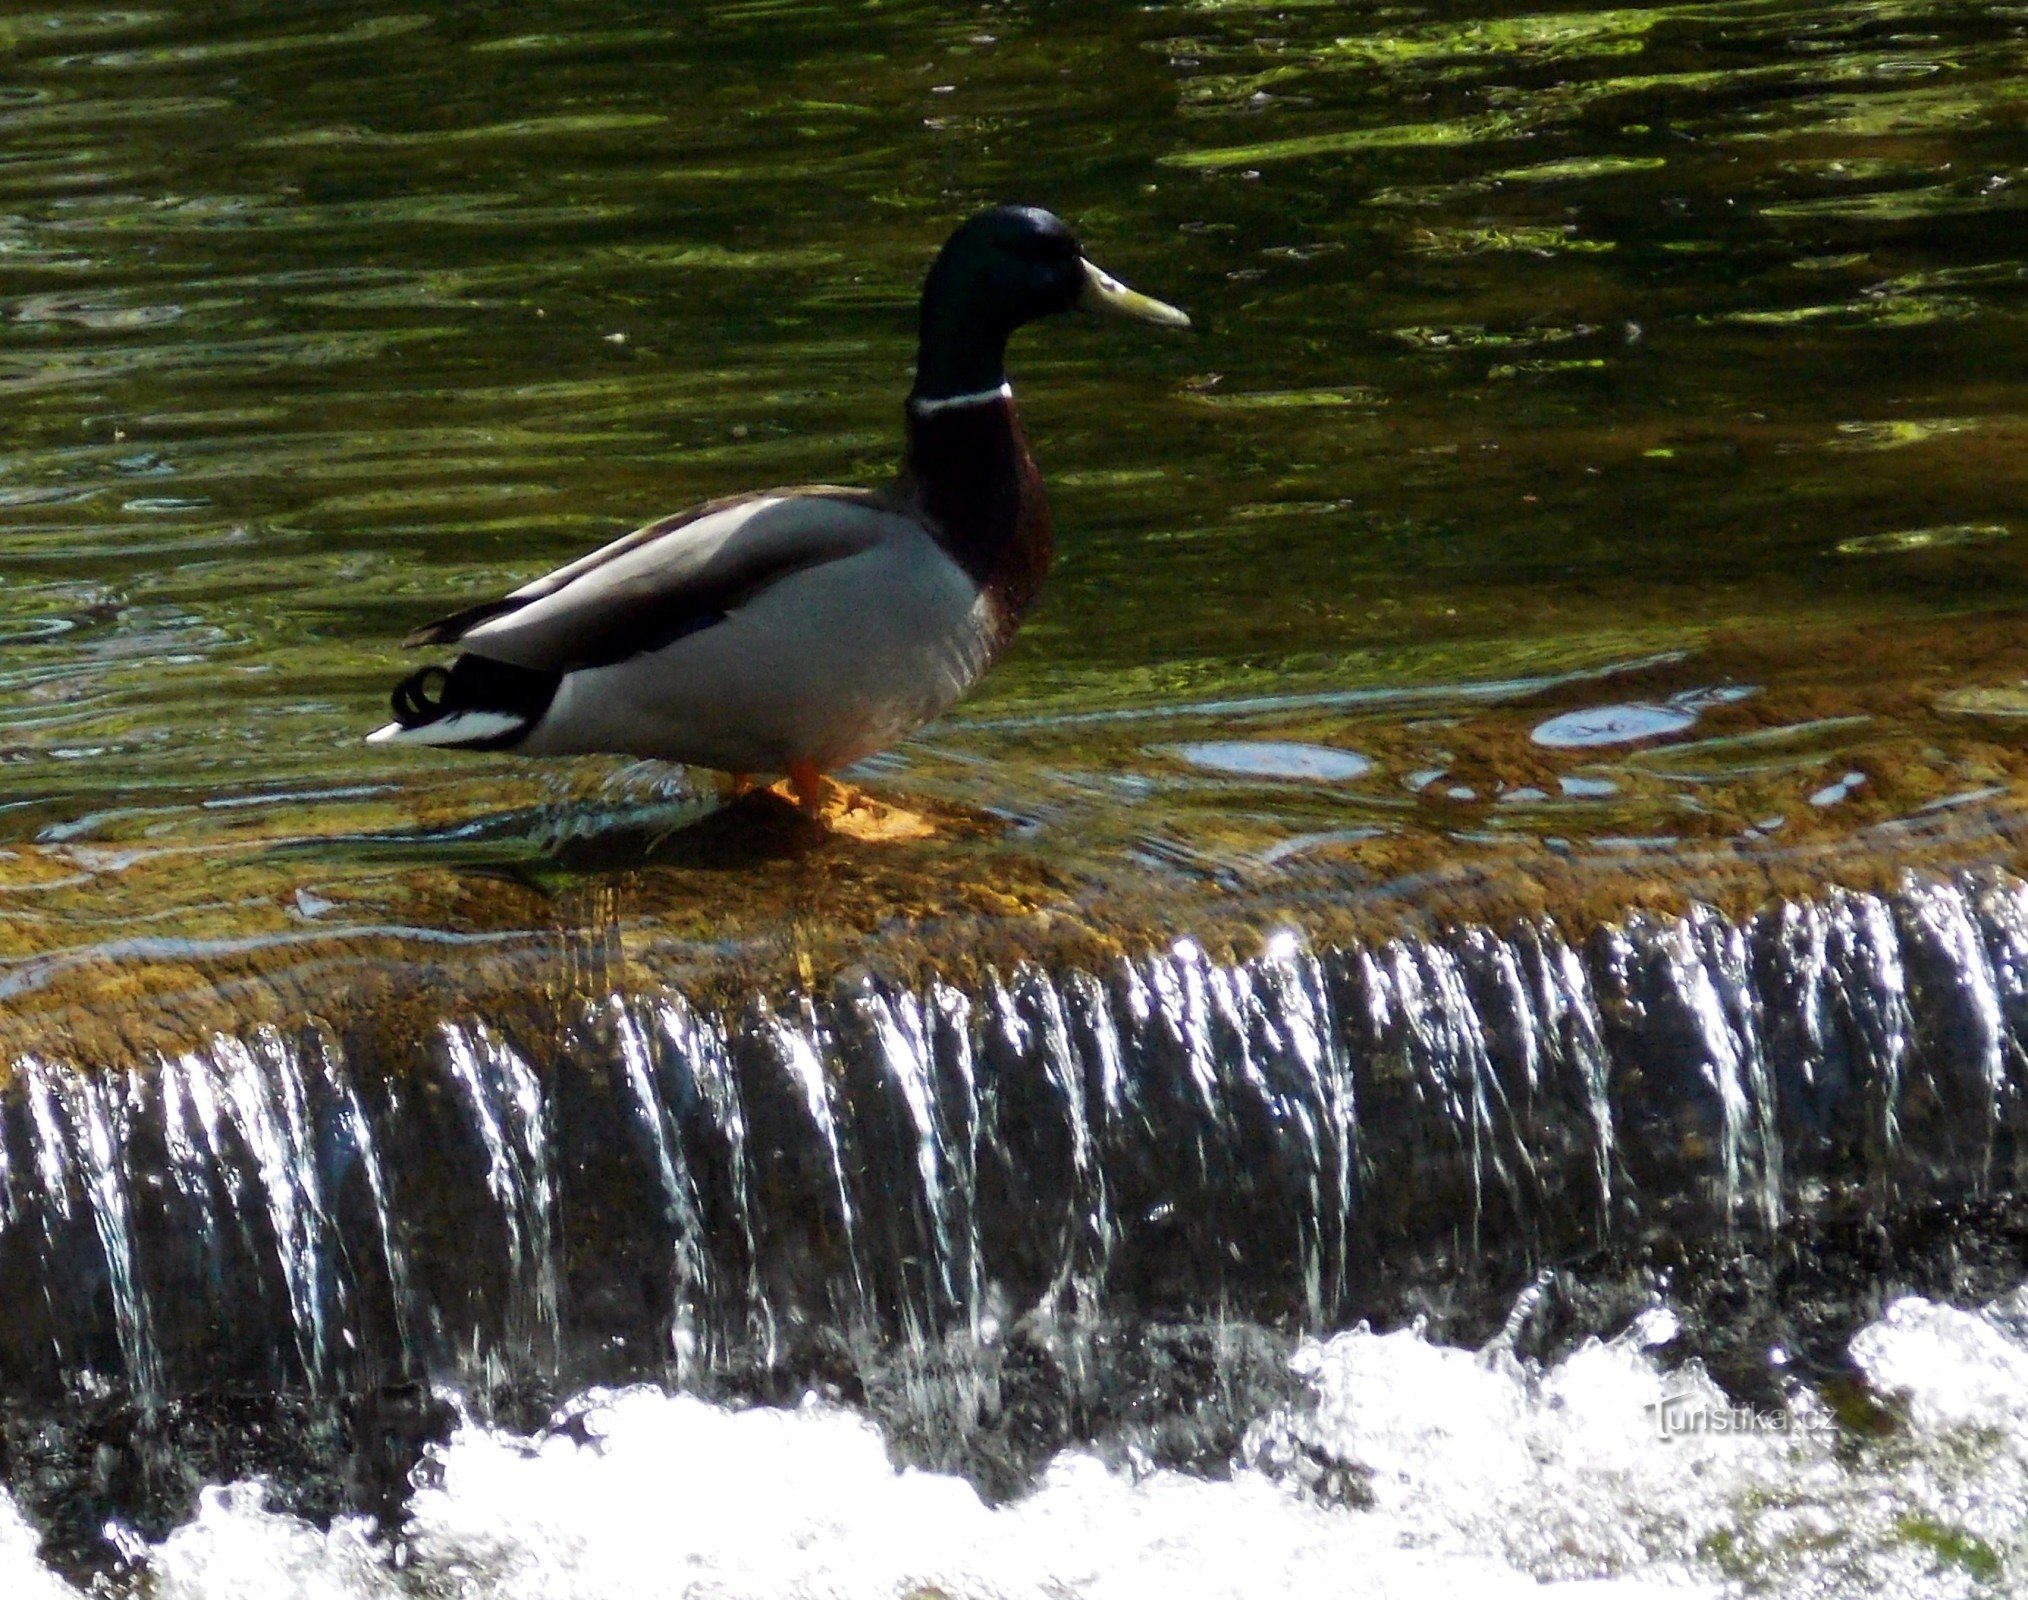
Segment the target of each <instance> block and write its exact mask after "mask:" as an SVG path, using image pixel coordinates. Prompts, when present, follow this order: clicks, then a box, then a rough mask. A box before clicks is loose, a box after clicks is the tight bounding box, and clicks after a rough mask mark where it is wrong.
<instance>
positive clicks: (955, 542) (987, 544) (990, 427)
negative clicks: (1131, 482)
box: [902, 395, 1055, 644]
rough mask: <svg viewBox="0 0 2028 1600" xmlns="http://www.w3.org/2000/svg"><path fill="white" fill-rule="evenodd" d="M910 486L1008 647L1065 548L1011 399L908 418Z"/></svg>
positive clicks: (905, 473)
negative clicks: (1056, 536) (1058, 549)
mask: <svg viewBox="0 0 2028 1600" xmlns="http://www.w3.org/2000/svg"><path fill="white" fill-rule="evenodd" d="M902 488H903V490H904V492H905V493H906V494H907V495H908V496H909V498H910V500H911V501H912V502H913V504H914V505H915V506H916V508H917V509H918V510H920V511H921V513H922V514H923V516H924V517H926V518H927V519H928V521H929V524H930V527H931V531H932V532H933V533H934V534H935V536H936V540H937V542H938V543H939V544H940V545H942V546H943V548H944V549H945V550H946V551H948V552H949V553H950V556H951V558H952V559H953V560H954V561H956V562H957V563H958V565H959V566H961V567H963V568H964V569H965V571H966V572H967V573H968V574H970V576H971V578H972V580H973V581H974V582H975V583H977V584H978V585H979V587H980V588H981V589H982V590H983V591H984V592H985V594H986V598H987V600H988V602H989V603H990V604H991V606H992V607H993V610H994V615H995V617H996V619H997V621H998V624H999V630H1000V638H999V639H998V640H997V641H996V644H1004V643H1005V642H1006V640H1007V639H1008V638H1009V637H1011V636H1012V635H1013V632H1014V630H1015V629H1016V628H1017V627H1019V626H1020V624H1021V619H1022V618H1023V617H1025V616H1026V615H1027V614H1028V609H1029V607H1030V606H1032V605H1033V604H1034V603H1035V597H1036V595H1037V594H1039V593H1040V592H1041V589H1042V580H1043V577H1044V576H1045V575H1046V574H1047V573H1048V571H1049V561H1050V557H1051V555H1052V554H1053V553H1054V551H1055V544H1054V540H1053V537H1052V532H1051V528H1050V521H1049V501H1048V498H1047V496H1046V495H1045V494H1044V493H1043V489H1042V475H1041V473H1040V472H1038V471H1037V470H1036V466H1035V458H1034V457H1033V456H1031V455H1030V454H1029V453H1028V441H1027V439H1026V438H1025V437H1024V436H1023V434H1022V432H1021V419H1020V418H1019V416H1017V415H1016V414H1015V410H1014V401H1013V399H1012V398H1011V397H1009V396H1004V395H1002V396H995V397H993V398H991V399H988V400H983V401H980V402H978V403H975V404H971V405H963V406H951V407H948V408H945V409H941V410H936V411H932V412H929V413H928V414H927V415H925V414H923V413H922V412H920V411H917V410H915V409H913V408H911V409H910V411H909V413H908V448H907V452H906V454H905V455H904V457H903V460H902Z"/></svg>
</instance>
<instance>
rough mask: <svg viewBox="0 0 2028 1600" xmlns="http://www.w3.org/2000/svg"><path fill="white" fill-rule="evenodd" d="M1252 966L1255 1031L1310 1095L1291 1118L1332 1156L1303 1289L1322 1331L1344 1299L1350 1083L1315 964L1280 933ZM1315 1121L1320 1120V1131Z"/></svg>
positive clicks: (1317, 1203)
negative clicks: (1265, 1035)
mask: <svg viewBox="0 0 2028 1600" xmlns="http://www.w3.org/2000/svg"><path fill="white" fill-rule="evenodd" d="M1256 965H1257V969H1258V974H1259V978H1260V987H1259V989H1257V990H1256V991H1255V1003H1256V1020H1257V1025H1258V1026H1259V1027H1261V1028H1262V1029H1263V1030H1269V1031H1272V1032H1273V1033H1274V1034H1275V1035H1276V1036H1277V1038H1278V1041H1279V1043H1280V1044H1281V1045H1282V1046H1283V1047H1284V1049H1285V1050H1286V1051H1287V1052H1288V1053H1289V1054H1291V1055H1293V1056H1294V1058H1295V1060H1296V1062H1297V1064H1298V1065H1299V1066H1300V1068H1301V1070H1302V1073H1303V1075H1304V1079H1305V1083H1304V1087H1305V1088H1306V1089H1307V1090H1308V1096H1307V1099H1308V1105H1307V1106H1305V1105H1303V1104H1302V1103H1301V1102H1300V1101H1298V1102H1296V1103H1295V1106H1294V1108H1293V1112H1292V1114H1298V1115H1300V1116H1301V1118H1302V1121H1303V1126H1304V1128H1305V1131H1306V1132H1307V1133H1308V1135H1309V1137H1310V1138H1311V1139H1312V1141H1313V1142H1314V1143H1315V1145H1316V1146H1317V1147H1318V1148H1320V1149H1328V1151H1329V1153H1330V1162H1329V1166H1328V1174H1329V1178H1330V1190H1329V1193H1328V1195H1327V1194H1325V1193H1323V1192H1321V1191H1319V1190H1317V1189H1316V1188H1315V1187H1314V1186H1313V1188H1312V1191H1311V1192H1312V1195H1313V1197H1314V1216H1315V1219H1316V1221H1315V1224H1314V1228H1315V1236H1316V1237H1315V1247H1314V1249H1313V1250H1312V1251H1310V1252H1309V1256H1308V1260H1307V1262H1306V1273H1305V1278H1306V1281H1305V1283H1304V1302H1305V1305H1306V1307H1307V1309H1308V1311H1309V1315H1310V1321H1311V1323H1312V1324H1313V1325H1321V1324H1322V1322H1323V1320H1324V1318H1325V1317H1326V1316H1327V1315H1328V1314H1329V1311H1330V1309H1331V1308H1334V1307H1336V1306H1337V1305H1338V1303H1339V1300H1340V1298H1341V1297H1342V1295H1343V1293H1344V1284H1345V1272H1346V1260H1345V1251H1346V1242H1345V1241H1346V1233H1347V1229H1348V1225H1349V1222H1350V1218H1351V1211H1352V1173H1353V1162H1352V1140H1353V1126H1354V1106H1353V1097H1352V1077H1351V1073H1350V1072H1349V1071H1348V1070H1347V1066H1346V1061H1345V1054H1344V1051H1343V1048H1342V1047H1341V1045H1340V1043H1339V1038H1340V1035H1339V1031H1338V1027H1337V1022H1336V1019H1335V1018H1334V1017H1333V1016H1332V1015H1331V1010H1330V1002H1329V999H1328V991H1327V990H1326V988H1325V984H1324V974H1323V971H1322V969H1321V967H1320V966H1319V965H1318V963H1317V961H1316V958H1315V957H1313V956H1312V955H1310V954H1309V952H1308V951H1306V950H1304V949H1303V948H1302V945H1301V943H1300V941H1298V940H1297V938H1296V937H1295V936H1294V935H1293V934H1287V933H1283V934H1277V935H1276V936H1275V937H1274V938H1273V939H1271V940H1270V941H1269V942H1268V947H1267V950H1266V951H1265V952H1264V953H1263V955H1262V956H1261V958H1260V961H1259V962H1258V963H1257V964H1256ZM1261 990H1265V991H1266V992H1265V995H1263V994H1262V993H1261ZM1270 1000H1271V1001H1272V1003H1270ZM1312 1107H1314V1108H1315V1109H1314V1112H1312V1110H1311V1108H1312ZM1317 1118H1321V1125H1320V1123H1319V1121H1317V1120H1315V1119H1317Z"/></svg>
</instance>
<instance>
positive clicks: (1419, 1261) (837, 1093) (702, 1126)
mask: <svg viewBox="0 0 2028 1600" xmlns="http://www.w3.org/2000/svg"><path fill="white" fill-rule="evenodd" d="M2024 1041H2028V886H2024V885H2023V884H2022V883H2021V882H2020V881H2018V880H2016V879H2013V878H2010V877H2006V876H2004V875H1999V874H1982V875H1966V876H1964V877H1961V878H1958V879H1955V880H1929V881H1914V880H1911V881H1910V882H1908V883H1907V884H1905V885H1904V886H1903V887H1902V888H1901V889H1900V890H1899V891H1898V892H1896V893H1894V894H1891V895H1884V896H1883V895H1873V894H1861V893H1854V892H1843V891H1841V892H1833V893H1830V894H1827V895H1825V896H1823V897H1821V898H1819V899H1816V900H1813V901H1807V902H1790V903H1786V904H1783V905H1779V906H1777V907H1774V908H1771V909H1769V910H1766V911H1764V912H1762V913H1761V914H1760V915H1758V916H1756V917H1753V918H1751V919H1749V920H1747V921H1744V922H1734V921H1730V920H1728V919H1726V918H1725V917H1723V916H1721V915H1719V914H1718V913H1716V912H1713V911H1710V910H1703V909H1699V910H1693V911H1692V912H1691V913H1690V914H1688V915H1686V916H1682V917H1653V916H1636V917H1634V918H1632V919H1630V920H1628V921H1626V922H1624V923H1623V924H1620V925H1618V926H1613V927H1602V928H1599V929H1597V930H1595V931H1594V932H1593V933H1591V934H1590V935H1589V936H1588V937H1586V938H1584V939H1582V940H1580V941H1577V942H1571V941H1569V940H1566V939H1565V938H1564V936H1563V935H1562V934H1561V933H1559V932H1558V931H1557V929H1556V928H1555V927H1554V925H1552V924H1550V923H1547V922H1524V923H1520V924H1517V925H1514V926H1512V927H1510V928H1508V929H1506V930H1504V931H1500V932H1495V931H1493V930H1490V929H1486V928H1475V927H1466V928H1461V929H1456V930H1452V931H1451V932H1449V933H1445V934H1441V935H1436V936H1431V937H1402V938H1397V939H1394V940H1391V941H1387V942H1384V943H1379V944H1374V945H1370V946H1363V947H1352V948H1343V949H1332V950H1325V951H1321V952H1316V951H1312V950H1309V949H1307V948H1305V947H1304V946H1303V945H1301V944H1300V943H1299V942H1298V941H1297V940H1295V939H1294V938H1293V937H1280V938H1277V939H1274V940H1272V941H1270V942H1269V943H1268V945H1267V946H1266V948H1265V949H1264V950H1262V952H1261V953H1260V954H1258V955H1257V956H1256V957H1254V958H1253V959H1251V960H1247V961H1243V962H1237V963H1221V962H1219V961H1215V960H1213V959H1212V958H1211V957H1209V956H1208V955H1206V954H1205V952H1204V951H1202V950H1201V949H1199V948H1198V947H1197V946H1196V945H1194V944H1192V943H1190V942H1188V941H1184V942H1179V943H1177V944H1175V945H1173V946H1172V947H1170V948H1169V949H1167V950H1166V951H1162V952H1159V953H1156V954H1151V955H1148V956H1145V957H1141V958H1138V959H1134V960H1127V961H1121V962H1119V963H1117V964H1115V965H1114V966H1113V967H1112V968H1111V969H1110V970H1109V971H1106V972H1104V973H1100V974H1094V973H1084V972H1071V973H1068V974H1065V975H1061V976H1051V975H1049V974H1047V973H1045V972H1043V971H1042V970H1041V969H1039V968H1035V967H1027V968H1022V969H1017V970H1015V971H1012V972H1011V973H1009V974H1008V975H1007V976H1006V978H1005V979H1004V980H994V981H989V982H986V983H983V984H981V985H979V986H978V987H977V988H976V989H974V990H970V991H967V990H963V989H960V988H958V987H956V986H954V985H949V984H945V983H929V984H926V985H923V986H921V987H917V988H902V987H897V986H893V985H889V984H884V983H881V982H879V981H876V980H874V979H872V978H870V977H867V976H864V975H860V976H857V977H854V978H851V979H847V980H842V981H841V982H840V983H839V984H837V985H836V986H835V987H834V988H833V989H832V990H831V991H830V992H828V993H826V994H824V995H822V996H821V997H816V996H803V997H797V998H792V999H790V1000H786V1001H783V1002H780V1003H776V1004H768V1003H763V1002H760V1001H754V1002H752V1003H750V1004H749V1005H747V1006H746V1007H745V1008H743V1009H742V1010H740V1011H738V1012H736V1013H734V1014H732V1015H730V1016H718V1015H714V1014H710V1013H707V1012H704V1011H701V1010H699V1009H697V1008H696V1007H693V1006H692V1005H691V1004H689V1003H687V1002H686V1001H684V1000H682V999H681V998H679V997H677V996H675V995H673V994H633V995H613V996H609V997H607V998H605V999H603V1000H598V1001H592V1002H586V1003H584V1004H583V1005H582V1006H581V1008H580V1010H579V1012H578V1013H577V1014H576V1015H574V1016H573V1017H572V1018H571V1020H570V1021H569V1022H568V1024H567V1025H565V1026H562V1027H560V1028H554V1029H550V1030H539V1029H531V1028H522V1029H517V1028H516V1027H514V1026H512V1025H509V1024H505V1023H499V1022H489V1021H482V1020H477V1019H473V1018H469V1017H467V1018H462V1019H455V1020H448V1019H447V1020H443V1021H440V1022H438V1023H437V1024H436V1025H435V1026H434V1027H433V1028H432V1029H431V1030H430V1031H429V1033H428V1035H427V1037H426V1038H424V1039H423V1040H422V1041H420V1044H419V1046H418V1049H419V1050H420V1064H419V1063H418V1059H417V1058H416V1055H415V1052H412V1051H407V1050H397V1051H389V1052H387V1053H386V1054H384V1055H383V1054H376V1053H375V1052H374V1050H373V1049H372V1048H371V1045H372V1044H373V1042H374V1041H373V1039H372V1036H371V1035H369V1034H366V1033H363V1032H354V1033H352V1034H340V1033H339V1032H337V1031H335V1030H333V1029H332V1028H330V1027H328V1026H325V1025H321V1024H317V1023H304V1024H302V1025H301V1026H299V1027H297V1028H295V1029H288V1030H285V1029H277V1028H261V1029H256V1030H254V1031H252V1032H251V1033H249V1034H248V1035H246V1036H245V1037H240V1038H234V1037H228V1036H219V1037H215V1038H213V1039H212V1040H211V1041H210V1042H209V1043H206V1044H203V1045H201V1046H198V1047H196V1048H193V1049H190V1050H188V1051H186V1052H184V1053H181V1054H178V1055H175V1056H170V1057H164V1058H163V1059H161V1060H159V1061H158V1062H156V1063H154V1064H153V1065H152V1066H150V1067H148V1068H146V1069H127V1070H119V1071H104V1072H99V1073H92V1074H88V1073H81V1072H78V1071H75V1070H73V1069H72V1068H70V1067H68V1066H61V1065H55V1064H51V1063H48V1062H44V1061H40V1060H37V1059H34V1058H24V1059H21V1060H19V1061H17V1062H16V1064H15V1068H14V1073H13V1078H12V1082H11V1084H10V1086H9V1088H8V1089H7V1091H6V1093H5V1095H4V1099H0V1286H4V1293H5V1295H6V1299H7V1303H8V1304H9V1305H10V1307H11V1308H12V1310H11V1312H10V1315H9V1317H8V1318H7V1319H5V1322H4V1324H0V1386H4V1389H5V1392H7V1393H8V1394H10V1395H15V1396H23V1395H42V1396H45V1397H48V1398H50V1399H52V1400H53V1399H56V1398H58V1397H60V1396H62V1395H65V1394H70V1393H77V1392H81V1391H84V1390H111V1389H119V1390H121V1391H124V1392H128V1393H131V1394H133V1395H135V1396H136V1397H140V1398H146V1397H149V1396H166V1395H175V1394H183V1393H189V1392H192V1391H195V1390H200V1389H204V1388H207V1387H212V1386H217V1385H222V1384H223V1385H236V1386H242V1387H250V1388H257V1389H262V1390H296V1389H300V1390H304V1391H307V1392H312V1393H318V1392H325V1393H336V1392H364V1391H367V1390H370V1389H373V1388H375V1387H377V1386H381V1385H386V1384H400V1383H407V1382H413V1381H417V1380H420V1379H426V1378H438V1377H457V1378H463V1379H471V1380H476V1381H484V1382H489V1383H492V1382H506V1381H524V1380H525V1381H540V1382H551V1381H557V1380H563V1381H568V1382H583V1381H596V1380H608V1379H623V1378H629V1377H636V1376H643V1375H651V1376H668V1377H673V1378H676V1379H679V1380H687V1381H701V1380H703V1379H705V1378H707V1377H708V1376H709V1375H710V1374H712V1373H714V1372H722V1371H730V1370H733V1369H736V1368H738V1369H745V1368H750V1367H754V1366H756V1365H757V1366H759V1367H762V1368H765V1367H766V1366H768V1365H769V1364H770V1363H773V1362H778V1361H782V1360H786V1359H788V1356H789V1354H790V1353H791V1352H794V1351H796V1350H798V1349H802V1348H804V1347H806V1346H808V1345H809V1344H810V1342H811V1341H812V1340H817V1341H820V1342H821V1341H831V1342H833V1343H842V1344H843V1345H844V1346H847V1347H853V1348H873V1347H889V1346H895V1347H908V1348H928V1347H931V1346H933V1345H935V1344H937V1343H939V1342H940V1341H943V1340H947V1339H952V1338H956V1339H959V1340H969V1341H973V1342H990V1341H991V1339H992V1338H993V1337H995V1335H996V1333H998V1332H1001V1331H1004V1330H1007V1329H1009V1328H1013V1327H1015V1326H1017V1325H1020V1324H1022V1323H1023V1322H1024V1321H1032V1320H1034V1319H1036V1318H1042V1319H1044V1320H1048V1319H1051V1318H1064V1319H1070V1320H1076V1319H1078V1318H1085V1319H1090V1318H1095V1317H1102V1316H1103V1317H1129V1318H1143V1319H1155V1320H1168V1321H1201V1320H1203V1319H1205V1318H1212V1317H1220V1316H1233V1317H1239V1318H1245V1319H1249V1320H1252V1321H1256V1322H1259V1323H1262V1324H1264V1325H1268V1326H1275V1327H1280V1328H1284V1329H1290V1330H1316V1329H1324V1328H1332V1327H1339V1326H1344V1325H1346V1324H1348V1323H1350V1322H1351V1321H1353V1320H1356V1319H1358V1318H1360V1317H1378V1318H1400V1317H1404V1316H1408V1315H1412V1314H1416V1313H1418V1312H1421V1313H1425V1314H1430V1315H1434V1316H1437V1317H1439V1318H1445V1317H1457V1316H1466V1318H1467V1320H1469V1317H1470V1316H1472V1315H1478V1314H1481V1313H1482V1312H1483V1308H1484V1307H1485V1306H1488V1305H1493V1304H1499V1303H1504V1302H1505V1301H1507V1300H1511V1297H1512V1296H1513V1294H1514V1293H1516V1292H1517V1291H1518V1290H1519V1289H1520V1288H1521V1287H1523V1286H1525V1285H1526V1284H1527V1283H1528V1282H1529V1281H1530V1279H1531V1278H1532V1277H1533V1276H1534V1275H1535V1274H1536V1273H1538V1272H1539V1271H1541V1270H1542V1269H1544V1268H1545V1267H1551V1266H1554V1265H1556V1264H1558V1263H1560V1262H1566V1261H1569V1260H1572V1259H1575V1258H1579V1257H1585V1256H1591V1255H1596V1254H1597V1253H1599V1252H1607V1253H1615V1252H1617V1253H1620V1254H1623V1255H1633V1254H1640V1253H1646V1254H1647V1255H1650V1256H1658V1255H1666V1253H1667V1252H1668V1251H1669V1250H1670V1249H1672V1248H1678V1247H1690V1246H1700V1247H1701V1246H1703V1245H1705V1244H1708V1243H1710V1242H1712V1241H1717V1242H1720V1243H1745V1244H1748V1245H1750V1244H1751V1243H1752V1241H1754V1240H1757V1239H1772V1238H1774V1237H1776V1236H1777V1234H1778V1233H1779V1230H1780V1229H1781V1228H1782V1227H1783V1226H1784V1225H1785V1224H1789V1223H1792V1222H1794V1221H1796V1220H1797V1219H1803V1220H1806V1221H1811V1222H1827V1223H1828V1222H1834V1221H1840V1220H1850V1219H1863V1218H1865V1217H1867V1216H1870V1215H1879V1214H1885V1213H1887V1212H1889V1211H1893V1210H1895V1209H1897V1208H1905V1207H1908V1206H1911V1205H1917V1204H1922V1203H1929V1202H1947V1203H1958V1202H1964V1201H1975V1200H1979V1199H1981V1198H1985V1197H1990V1196H1996V1195H2006V1194H2010V1193H2012V1192H2014V1190H2015V1189H2016V1188H2017V1187H2018V1184H2019V1171H2018V1167H2019V1164H2020V1161H2021V1159H2022V1151H2023V1146H2022V1144H2021V1140H2020V1137H2019V1136H2020V1132H2021V1130H2022V1125H2023V1118H2024V1115H2028V1106H2024V1099H2023V1085H2024V1061H2023V1047H2024Z"/></svg>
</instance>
